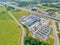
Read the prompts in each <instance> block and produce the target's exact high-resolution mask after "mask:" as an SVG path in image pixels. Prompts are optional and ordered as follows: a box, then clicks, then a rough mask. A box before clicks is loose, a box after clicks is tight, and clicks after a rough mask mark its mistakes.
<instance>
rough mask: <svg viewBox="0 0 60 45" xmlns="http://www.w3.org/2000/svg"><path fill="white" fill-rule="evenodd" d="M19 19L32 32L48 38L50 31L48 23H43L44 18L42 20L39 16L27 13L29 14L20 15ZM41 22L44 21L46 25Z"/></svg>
mask: <svg viewBox="0 0 60 45" xmlns="http://www.w3.org/2000/svg"><path fill="white" fill-rule="evenodd" d="M20 21H21V22H22V23H23V24H24V25H26V26H27V27H28V28H29V30H30V31H31V32H32V33H34V34H36V35H38V36H40V37H41V38H43V39H45V40H47V39H48V37H49V35H50V32H51V31H50V26H49V24H48V23H45V21H46V20H45V19H44V20H42V18H40V17H38V16H35V15H29V16H24V17H22V18H21V19H20ZM38 22H39V23H38ZM43 23H45V24H46V25H45V24H43ZM40 24H41V25H40ZM42 24H43V25H42Z"/></svg>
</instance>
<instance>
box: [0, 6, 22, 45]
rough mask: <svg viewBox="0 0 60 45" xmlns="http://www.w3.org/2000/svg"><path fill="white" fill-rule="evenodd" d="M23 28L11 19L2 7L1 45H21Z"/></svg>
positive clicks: (0, 13)
mask: <svg viewBox="0 0 60 45" xmlns="http://www.w3.org/2000/svg"><path fill="white" fill-rule="evenodd" d="M21 34H22V33H21V28H20V27H18V25H17V24H16V23H15V21H14V20H13V19H12V18H11V17H10V15H9V13H8V11H7V10H6V8H5V7H4V6H0V45H21Z"/></svg>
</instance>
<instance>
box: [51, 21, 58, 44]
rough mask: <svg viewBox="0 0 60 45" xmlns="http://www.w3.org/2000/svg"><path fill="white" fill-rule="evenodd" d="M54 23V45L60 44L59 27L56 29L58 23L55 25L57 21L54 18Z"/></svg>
mask: <svg viewBox="0 0 60 45" xmlns="http://www.w3.org/2000/svg"><path fill="white" fill-rule="evenodd" d="M52 24H53V29H54V30H53V33H54V45H59V39H58V35H57V29H56V25H55V21H54V20H52Z"/></svg>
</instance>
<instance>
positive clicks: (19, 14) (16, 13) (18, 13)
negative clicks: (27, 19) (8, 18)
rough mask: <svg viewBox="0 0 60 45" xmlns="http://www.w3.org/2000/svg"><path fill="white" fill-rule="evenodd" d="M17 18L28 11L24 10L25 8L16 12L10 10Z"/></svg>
mask: <svg viewBox="0 0 60 45" xmlns="http://www.w3.org/2000/svg"><path fill="white" fill-rule="evenodd" d="M11 13H12V14H13V15H14V16H15V17H16V18H17V19H19V18H21V17H22V16H25V15H28V14H29V12H27V11H25V10H21V11H18V12H14V11H12V12H11Z"/></svg>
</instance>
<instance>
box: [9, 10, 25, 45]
mask: <svg viewBox="0 0 60 45" xmlns="http://www.w3.org/2000/svg"><path fill="white" fill-rule="evenodd" d="M8 13H9V14H10V16H11V17H12V18H13V19H14V20H15V21H16V23H17V24H18V25H19V26H20V27H21V29H22V37H21V45H24V30H25V29H24V27H23V26H22V25H21V24H20V23H19V21H18V20H17V19H16V18H15V17H14V16H13V15H12V14H11V13H10V11H8Z"/></svg>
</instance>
